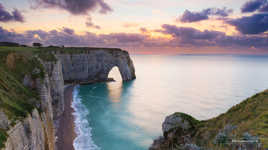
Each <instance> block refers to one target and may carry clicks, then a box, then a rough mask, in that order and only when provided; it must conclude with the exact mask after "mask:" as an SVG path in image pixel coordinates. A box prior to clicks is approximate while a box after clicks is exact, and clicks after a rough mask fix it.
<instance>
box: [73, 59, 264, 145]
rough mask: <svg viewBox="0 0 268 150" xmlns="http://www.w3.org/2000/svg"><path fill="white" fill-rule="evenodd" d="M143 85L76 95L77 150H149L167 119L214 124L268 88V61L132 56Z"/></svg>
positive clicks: (83, 89) (102, 87)
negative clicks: (180, 116)
mask: <svg viewBox="0 0 268 150" xmlns="http://www.w3.org/2000/svg"><path fill="white" fill-rule="evenodd" d="M131 57H132V59H133V61H134V64H135V68H136V75H137V79H136V80H134V81H131V82H127V83H122V82H120V80H121V79H120V75H119V72H118V70H116V69H113V70H112V71H111V73H110V75H109V76H110V77H114V78H116V80H117V81H116V82H110V83H99V84H93V85H86V86H79V87H76V88H75V90H74V102H73V107H74V108H75V111H76V112H75V114H74V115H75V118H76V132H77V133H78V135H79V136H78V137H77V139H76V140H75V142H74V146H75V149H76V150H96V149H102V150H145V149H147V148H148V147H149V145H150V144H151V143H152V140H153V139H154V138H156V137H158V136H159V135H161V124H162V122H163V120H164V118H165V116H167V115H169V114H172V113H174V112H185V113H189V114H191V115H192V116H194V117H196V118H197V119H208V118H211V117H214V116H217V115H219V114H220V113H223V112H225V111H226V110H227V109H229V108H230V107H231V106H233V105H234V104H237V103H239V102H241V101H242V100H243V99H245V98H247V97H249V96H251V95H253V94H255V93H257V92H260V91H263V90H265V89H267V88H268V69H267V67H268V57H266V56H216V55H213V56H204V55H203V56H201V55H200V56H198V55H181V56H156V55H154V56H153V55H134V56H131Z"/></svg>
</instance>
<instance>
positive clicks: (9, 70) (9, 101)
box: [0, 47, 44, 148]
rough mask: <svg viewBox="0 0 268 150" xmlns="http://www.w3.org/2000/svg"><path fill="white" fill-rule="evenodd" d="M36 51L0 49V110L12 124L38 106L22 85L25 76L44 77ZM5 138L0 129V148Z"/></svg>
mask: <svg viewBox="0 0 268 150" xmlns="http://www.w3.org/2000/svg"><path fill="white" fill-rule="evenodd" d="M37 51H38V49H35V48H24V47H16V48H14V47H0V110H1V111H4V112H5V114H7V116H8V118H9V120H11V124H12V125H14V124H15V123H16V121H17V120H22V119H24V118H25V117H26V116H27V114H29V113H31V111H32V110H33V108H35V107H36V106H37V104H39V103H40V102H39V97H38V93H37V91H36V90H34V89H29V88H26V87H25V86H23V84H22V83H23V78H24V76H25V75H26V74H28V75H31V76H32V78H43V77H44V70H43V67H42V65H41V64H40V62H39V61H38V59H37V58H36V57H34V55H35V53H36V52H37ZM34 69H38V70H39V72H38V73H36V72H34ZM6 138H7V134H6V131H5V130H4V129H0V148H1V147H3V146H4V142H5V140H6Z"/></svg>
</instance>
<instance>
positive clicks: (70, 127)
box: [56, 85, 77, 150]
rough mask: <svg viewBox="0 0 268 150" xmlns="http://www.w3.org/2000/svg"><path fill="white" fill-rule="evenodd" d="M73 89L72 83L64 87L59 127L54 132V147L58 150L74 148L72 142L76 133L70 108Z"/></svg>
mask: <svg viewBox="0 0 268 150" xmlns="http://www.w3.org/2000/svg"><path fill="white" fill-rule="evenodd" d="M73 90H74V86H73V85H71V86H68V87H66V88H65V89H64V112H63V114H62V115H61V117H60V118H59V128H58V129H57V133H56V137H57V140H56V147H57V148H58V149H59V150H74V147H73V142H74V139H75V138H76V136H77V135H76V133H75V123H74V116H73V112H74V109H73V108H72V102H73Z"/></svg>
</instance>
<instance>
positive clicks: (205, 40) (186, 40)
mask: <svg viewBox="0 0 268 150" xmlns="http://www.w3.org/2000/svg"><path fill="white" fill-rule="evenodd" d="M160 32H162V33H164V34H170V35H172V36H173V40H172V41H171V43H173V44H171V45H173V46H180V47H202V46H207V47H211V46H213V47H225V48H228V47H236V48H238V47H240V48H243V47H244V48H249V47H252V46H254V47H256V48H263V49H267V48H268V38H267V37H262V36H251V37H249V36H228V35H226V34H225V33H223V32H218V31H208V30H205V31H200V30H196V29H194V28H186V27H177V26H174V25H168V24H164V25H162V30H161V31H160Z"/></svg>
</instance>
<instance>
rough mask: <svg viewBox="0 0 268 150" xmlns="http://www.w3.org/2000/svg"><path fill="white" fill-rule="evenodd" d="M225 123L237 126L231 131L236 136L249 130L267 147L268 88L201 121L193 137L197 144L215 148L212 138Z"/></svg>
mask: <svg viewBox="0 0 268 150" xmlns="http://www.w3.org/2000/svg"><path fill="white" fill-rule="evenodd" d="M227 124H232V125H235V126H236V127H237V128H236V129H234V130H233V133H232V134H233V135H235V136H236V137H242V135H243V133H245V132H249V133H250V134H251V135H254V136H258V137H260V138H261V142H262V144H263V145H264V147H265V148H268V90H266V91H264V92H261V93H258V94H256V95H254V96H252V97H250V98H248V99H246V100H245V101H243V102H241V103H240V104H238V105H236V106H233V107H232V108H231V109H229V110H228V111H227V112H226V113H224V114H221V115H220V116H218V117H215V118H212V119H209V120H205V121H201V122H200V123H199V125H198V126H199V127H198V130H197V134H196V135H195V137H194V139H195V141H197V142H198V144H199V145H203V146H206V147H210V148H215V147H214V146H215V145H214V144H213V140H214V139H215V136H216V135H217V133H219V132H220V131H221V130H222V129H223V128H224V127H225V126H226V125H227ZM200 139H201V140H200Z"/></svg>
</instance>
